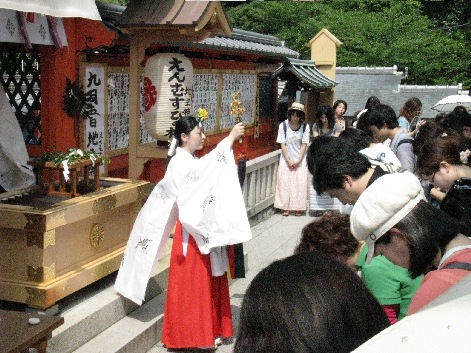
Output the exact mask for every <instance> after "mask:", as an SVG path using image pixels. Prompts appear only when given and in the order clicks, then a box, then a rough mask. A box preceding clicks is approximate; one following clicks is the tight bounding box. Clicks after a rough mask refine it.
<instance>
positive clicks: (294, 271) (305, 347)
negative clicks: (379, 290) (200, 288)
mask: <svg viewBox="0 0 471 353" xmlns="http://www.w3.org/2000/svg"><path fill="white" fill-rule="evenodd" d="M388 326H389V321H388V319H387V317H386V315H385V313H384V311H383V309H382V308H381V306H380V304H379V303H378V302H377V300H376V299H375V298H374V297H373V295H372V294H371V293H370V292H369V290H368V289H367V288H366V287H365V285H364V284H363V282H362V280H361V279H360V277H359V276H358V275H357V274H356V273H355V272H354V271H352V270H351V269H350V268H349V267H347V266H346V265H344V264H342V263H340V262H339V261H337V260H335V259H333V258H332V257H331V256H329V255H326V254H324V253H322V252H320V251H311V252H309V253H303V254H297V255H293V256H290V257H287V258H285V259H283V260H279V261H276V262H274V263H272V264H271V265H269V266H268V267H266V268H265V269H263V270H262V271H261V272H259V273H258V274H257V275H256V276H255V278H254V279H253V280H252V282H251V283H250V286H249V288H248V289H247V291H246V293H245V296H244V300H243V302H242V307H241V312H240V320H239V332H238V335H237V338H236V342H235V346H234V353H248V352H250V353H274V352H283V353H334V352H335V353H347V352H351V351H352V350H354V349H355V348H357V347H358V346H360V345H361V344H362V343H364V342H365V341H367V340H368V339H370V338H371V337H372V336H374V335H375V334H377V333H378V332H380V331H381V330H383V329H385V328H386V327H388Z"/></svg>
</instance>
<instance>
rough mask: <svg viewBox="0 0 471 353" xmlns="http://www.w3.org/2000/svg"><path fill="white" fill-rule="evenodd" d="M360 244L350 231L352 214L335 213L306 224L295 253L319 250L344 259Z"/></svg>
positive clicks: (352, 253) (353, 252)
mask: <svg viewBox="0 0 471 353" xmlns="http://www.w3.org/2000/svg"><path fill="white" fill-rule="evenodd" d="M358 246H359V242H358V240H356V239H355V237H354V236H353V234H352V232H351V231H350V216H349V215H347V214H333V215H331V216H326V215H324V216H323V217H321V218H319V219H316V220H315V221H312V222H311V223H308V224H307V225H305V226H304V228H303V230H302V231H301V240H300V241H299V244H298V245H297V247H296V248H295V250H294V253H295V254H302V253H305V252H310V251H313V250H319V251H322V252H325V253H327V254H329V255H332V256H333V257H335V258H337V259H338V260H341V261H344V260H346V259H347V258H349V257H352V256H353V255H354V254H355V252H356V251H357V249H358Z"/></svg>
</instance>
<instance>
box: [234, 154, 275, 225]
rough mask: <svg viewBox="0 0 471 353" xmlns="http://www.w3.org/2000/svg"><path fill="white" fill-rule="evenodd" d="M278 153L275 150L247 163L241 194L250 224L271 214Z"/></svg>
mask: <svg viewBox="0 0 471 353" xmlns="http://www.w3.org/2000/svg"><path fill="white" fill-rule="evenodd" d="M280 153H281V150H277V151H274V152H270V153H268V154H266V155H263V156H260V157H257V158H255V159H253V160H249V161H247V165H246V171H245V181H244V186H243V194H244V201H245V205H246V208H247V216H248V217H249V219H250V221H251V223H258V222H259V221H260V220H261V219H263V218H266V217H269V216H271V215H272V214H273V203H274V202H275V183H276V173H277V171H278V162H279V159H280Z"/></svg>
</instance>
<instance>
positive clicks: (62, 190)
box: [28, 158, 101, 197]
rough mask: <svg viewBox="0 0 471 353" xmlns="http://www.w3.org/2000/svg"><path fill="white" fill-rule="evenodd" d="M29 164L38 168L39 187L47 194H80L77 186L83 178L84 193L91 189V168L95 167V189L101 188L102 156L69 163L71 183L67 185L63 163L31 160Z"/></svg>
mask: <svg viewBox="0 0 471 353" xmlns="http://www.w3.org/2000/svg"><path fill="white" fill-rule="evenodd" d="M28 164H30V165H32V166H33V167H35V169H36V178H37V180H38V185H39V187H40V188H41V189H42V190H43V192H44V193H46V194H51V193H58V194H61V195H68V196H70V197H75V196H78V195H80V194H79V193H78V192H77V186H78V185H79V183H80V180H81V178H82V185H83V186H84V191H83V192H84V193H87V192H89V191H90V189H89V187H90V183H89V179H90V168H92V167H93V190H95V191H97V190H100V164H101V158H97V159H96V160H95V161H92V160H91V159H86V160H80V161H76V162H73V163H71V164H70V165H68V168H69V179H70V185H67V182H66V180H65V176H64V174H63V172H64V166H63V165H62V164H58V165H56V164H55V163H54V162H50V161H49V162H39V161H34V160H30V161H28Z"/></svg>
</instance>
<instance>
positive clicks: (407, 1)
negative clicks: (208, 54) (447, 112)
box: [227, 0, 471, 88]
mask: <svg viewBox="0 0 471 353" xmlns="http://www.w3.org/2000/svg"><path fill="white" fill-rule="evenodd" d="M458 1H459V2H461V0H458ZM464 1H465V2H466V1H468V2H469V3H471V1H469V0H464ZM424 2H427V0H422V1H418V0H401V1H397V0H324V1H316V2H309V1H288V2H285V1H283V2H280V1H264V2H252V3H247V4H244V5H240V6H237V7H235V8H230V9H228V10H227V14H228V17H229V18H230V20H231V23H232V25H233V26H234V27H237V28H241V29H245V30H249V31H255V32H259V33H264V34H270V35H274V36H276V37H278V38H279V39H280V40H284V41H286V45H287V46H288V47H290V48H292V49H294V50H296V51H298V52H299V53H300V57H301V59H310V57H311V56H310V48H308V47H307V46H306V45H307V43H308V42H309V41H310V40H311V39H312V37H314V36H315V35H316V34H317V33H318V32H319V31H320V30H321V29H322V28H327V29H328V30H329V31H330V32H331V33H332V34H334V35H335V36H336V37H337V38H338V39H339V40H340V41H341V42H342V45H341V46H340V47H339V48H338V50H337V65H338V66H392V65H397V66H398V68H399V69H400V70H404V69H405V67H408V68H409V76H408V78H407V79H406V81H405V83H407V84H429V85H436V84H457V83H463V85H464V86H465V87H467V88H469V87H471V64H470V63H469V59H468V57H469V55H468V50H469V47H470V44H471V43H470V42H471V40H470V36H468V33H467V31H466V27H456V28H454V29H453V30H450V29H447V30H443V28H442V27H441V25H442V24H443V23H442V22H440V21H437V19H435V18H429V17H427V16H426V11H425V10H424V8H425V7H424V6H423V3H424ZM436 2H438V3H440V2H442V1H440V0H438V1H436ZM443 2H445V1H443ZM454 10H456V11H454V12H453V13H455V15H454V17H453V18H455V19H458V18H460V17H459V16H458V15H457V13H459V14H461V13H460V12H459V9H457V8H454ZM424 13H425V14H424ZM467 48H468V49H467Z"/></svg>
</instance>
